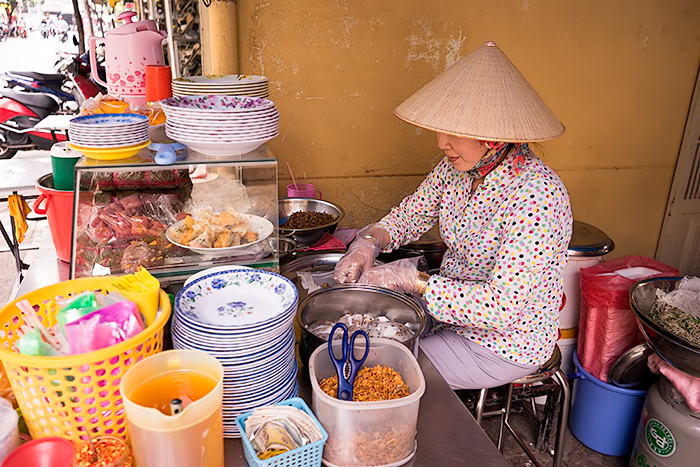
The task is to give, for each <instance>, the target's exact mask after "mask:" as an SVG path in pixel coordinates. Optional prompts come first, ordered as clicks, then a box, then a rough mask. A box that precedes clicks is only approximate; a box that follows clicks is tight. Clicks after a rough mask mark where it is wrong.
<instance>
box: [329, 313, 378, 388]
mask: <svg viewBox="0 0 700 467" xmlns="http://www.w3.org/2000/svg"><path fill="white" fill-rule="evenodd" d="M337 329H340V330H341V331H342V332H343V338H342V347H341V348H342V350H343V356H342V357H341V358H335V354H333V335H334V334H335V331H336V330H337ZM357 336H362V337H364V338H365V342H366V343H367V344H366V345H365V354H364V355H363V356H362V358H361V359H359V360H358V359H357V358H355V339H356V338H357ZM328 353H329V354H330V355H331V360H332V361H333V365H334V366H335V371H336V373H338V399H342V400H344V401H349V400H352V385H353V383H354V382H355V376H357V372H358V371H359V370H360V368H361V367H362V364H363V363H364V362H365V360H366V359H367V355H369V336H368V335H367V333H366V332H365V331H362V330H358V331H355V332H353V333H352V336H351V337H350V344H349V348H348V327H347V326H346V325H345V324H343V323H337V324H336V325H335V326H333V329H331V334H330V335H329V336H328Z"/></svg>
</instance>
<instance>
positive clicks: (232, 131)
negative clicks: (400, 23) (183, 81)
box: [161, 95, 280, 156]
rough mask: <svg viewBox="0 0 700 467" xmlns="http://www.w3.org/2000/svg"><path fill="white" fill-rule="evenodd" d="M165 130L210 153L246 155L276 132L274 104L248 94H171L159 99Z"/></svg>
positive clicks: (171, 135) (276, 117)
mask: <svg viewBox="0 0 700 467" xmlns="http://www.w3.org/2000/svg"><path fill="white" fill-rule="evenodd" d="M161 106H162V107H163V110H164V111H165V116H166V121H165V133H166V135H167V136H168V137H169V138H172V139H174V140H175V141H178V142H180V143H182V144H184V145H185V146H187V147H188V148H190V149H192V150H193V151H196V152H199V153H201V154H206V155H211V156H229V155H242V154H247V153H249V152H251V151H253V150H255V149H257V148H258V147H260V146H262V145H263V144H265V143H266V142H268V141H270V140H271V139H272V138H274V137H275V136H277V135H278V133H279V121H280V115H279V112H278V111H277V107H275V103H274V102H272V101H271V100H268V99H262V98H255V97H247V96H219V95H207V96H191V97H171V98H169V99H164V100H162V101H161Z"/></svg>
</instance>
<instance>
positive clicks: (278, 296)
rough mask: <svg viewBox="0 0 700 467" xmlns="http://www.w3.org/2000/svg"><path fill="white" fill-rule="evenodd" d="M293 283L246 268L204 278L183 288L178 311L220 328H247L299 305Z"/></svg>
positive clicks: (269, 273)
mask: <svg viewBox="0 0 700 467" xmlns="http://www.w3.org/2000/svg"><path fill="white" fill-rule="evenodd" d="M297 299H298V292H297V288H296V286H295V285H294V283H293V282H292V281H290V280H289V279H287V278H286V277H283V276H280V275H279V274H275V273H273V272H269V271H264V270H257V269H244V270H240V269H239V270H232V271H229V272H226V271H222V272H218V273H214V274H211V275H209V276H204V277H202V278H200V279H197V280H196V281H193V282H191V283H190V284H188V285H186V286H185V287H183V288H182V289H181V290H180V292H178V294H177V297H176V298H175V306H176V307H177V311H178V312H179V313H181V314H184V315H186V316H187V317H188V318H191V319H195V320H197V321H200V322H202V323H205V324H211V325H217V326H248V325H251V324H257V323H261V322H265V321H268V320H271V319H274V318H275V317H277V316H278V315H280V314H285V313H286V312H288V311H289V310H290V309H291V308H295V307H296V306H297Z"/></svg>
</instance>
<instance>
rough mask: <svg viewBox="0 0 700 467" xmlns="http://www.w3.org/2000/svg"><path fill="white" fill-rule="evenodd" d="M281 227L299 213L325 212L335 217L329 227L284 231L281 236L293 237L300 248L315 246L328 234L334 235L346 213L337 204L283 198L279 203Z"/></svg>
mask: <svg viewBox="0 0 700 467" xmlns="http://www.w3.org/2000/svg"><path fill="white" fill-rule="evenodd" d="M278 206H279V219H280V225H282V224H284V223H285V222H287V219H289V216H291V215H292V213H295V212H297V211H303V212H324V213H327V214H332V215H334V216H335V218H336V219H335V221H333V222H331V223H330V224H327V225H321V226H318V227H312V228H309V229H283V228H280V229H279V230H280V235H285V236H287V237H292V238H293V239H294V240H295V241H296V242H297V244H298V245H299V246H300V247H303V246H309V245H313V244H314V243H316V242H317V241H319V240H320V239H321V237H323V234H324V233H326V232H328V233H330V234H332V233H333V232H335V229H336V228H337V227H338V223H339V222H340V221H341V220H343V217H345V211H343V208H341V207H340V206H338V205H337V204H333V203H330V202H328V201H323V200H320V199H313V198H282V199H280V200H279V202H278Z"/></svg>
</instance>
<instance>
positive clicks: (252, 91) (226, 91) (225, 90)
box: [173, 75, 270, 97]
mask: <svg viewBox="0 0 700 467" xmlns="http://www.w3.org/2000/svg"><path fill="white" fill-rule="evenodd" d="M269 86H270V78H268V77H267V76H258V75H228V76H188V77H187V78H177V79H174V80H173V96H175V97H180V96H202V95H205V96H206V95H211V94H216V95H219V96H250V97H268V96H269V95H270V89H269Z"/></svg>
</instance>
